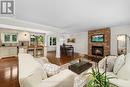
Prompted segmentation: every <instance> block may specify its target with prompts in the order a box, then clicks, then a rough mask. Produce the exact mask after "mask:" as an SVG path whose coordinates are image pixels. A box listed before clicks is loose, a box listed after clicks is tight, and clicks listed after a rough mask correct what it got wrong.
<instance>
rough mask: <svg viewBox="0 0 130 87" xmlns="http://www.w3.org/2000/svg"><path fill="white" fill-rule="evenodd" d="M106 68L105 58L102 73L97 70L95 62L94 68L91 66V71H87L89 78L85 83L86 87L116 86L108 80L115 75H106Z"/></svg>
mask: <svg viewBox="0 0 130 87" xmlns="http://www.w3.org/2000/svg"><path fill="white" fill-rule="evenodd" d="M106 68H107V60H106V66H105V71H104V72H102V73H101V72H100V71H99V67H98V63H96V66H95V68H92V72H91V73H89V76H90V79H89V81H88V83H87V87H118V86H115V85H114V84H111V83H110V82H109V79H111V78H115V77H108V76H107V75H106Z"/></svg>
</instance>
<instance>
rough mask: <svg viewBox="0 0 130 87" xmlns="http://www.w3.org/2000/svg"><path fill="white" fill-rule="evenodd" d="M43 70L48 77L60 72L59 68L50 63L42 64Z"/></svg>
mask: <svg viewBox="0 0 130 87" xmlns="http://www.w3.org/2000/svg"><path fill="white" fill-rule="evenodd" d="M43 69H44V70H45V71H46V73H47V75H48V76H53V75H55V74H57V73H59V72H60V66H57V65H55V64H51V63H45V64H43Z"/></svg>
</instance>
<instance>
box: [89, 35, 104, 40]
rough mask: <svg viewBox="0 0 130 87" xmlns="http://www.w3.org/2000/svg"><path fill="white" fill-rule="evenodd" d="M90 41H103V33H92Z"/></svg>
mask: <svg viewBox="0 0 130 87" xmlns="http://www.w3.org/2000/svg"><path fill="white" fill-rule="evenodd" d="M91 41H92V42H104V35H103V34H97V35H92V37H91Z"/></svg>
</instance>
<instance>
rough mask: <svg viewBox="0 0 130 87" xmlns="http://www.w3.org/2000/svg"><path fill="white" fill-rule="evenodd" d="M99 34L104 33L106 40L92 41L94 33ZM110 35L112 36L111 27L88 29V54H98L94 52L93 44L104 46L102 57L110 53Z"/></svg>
mask: <svg viewBox="0 0 130 87" xmlns="http://www.w3.org/2000/svg"><path fill="white" fill-rule="evenodd" d="M99 34H103V35H104V42H91V37H92V36H93V35H99ZM110 36H111V31H110V28H103V29H98V30H90V31H88V56H92V57H95V56H96V55H93V54H92V47H93V46H100V47H101V46H103V48H104V51H103V56H102V57H104V56H107V55H110ZM96 57H97V56H96ZM99 57H100V56H99Z"/></svg>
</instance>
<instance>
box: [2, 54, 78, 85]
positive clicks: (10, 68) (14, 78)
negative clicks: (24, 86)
mask: <svg viewBox="0 0 130 87" xmlns="http://www.w3.org/2000/svg"><path fill="white" fill-rule="evenodd" d="M47 57H48V59H49V61H50V62H51V63H54V64H58V65H62V64H65V63H68V62H70V61H71V60H73V59H76V58H79V56H78V54H76V53H75V55H74V57H71V56H62V57H61V58H59V59H57V58H55V52H48V55H47ZM0 87H20V86H19V82H18V58H16V57H11V58H3V59H0Z"/></svg>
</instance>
